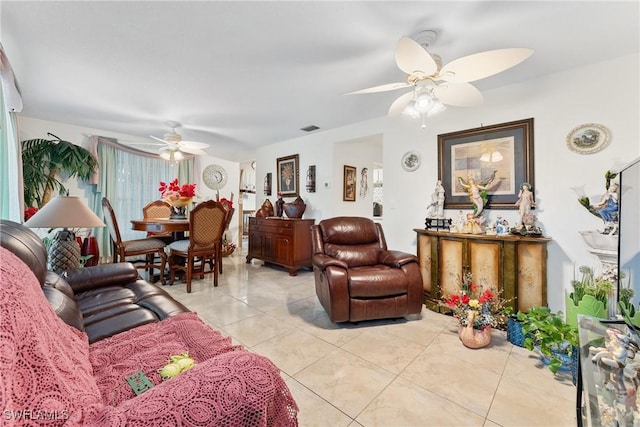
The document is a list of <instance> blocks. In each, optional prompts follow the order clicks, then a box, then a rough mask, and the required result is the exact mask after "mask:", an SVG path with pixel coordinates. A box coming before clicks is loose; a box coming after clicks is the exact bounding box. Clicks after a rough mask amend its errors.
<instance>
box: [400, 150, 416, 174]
mask: <svg viewBox="0 0 640 427" xmlns="http://www.w3.org/2000/svg"><path fill="white" fill-rule="evenodd" d="M420 162H421V158H420V153H418V152H417V151H407V152H406V153H404V156H402V161H401V162H400V164H401V165H402V169H404V170H406V171H407V172H413V171H414V170H416V169H418V168H419V167H420Z"/></svg>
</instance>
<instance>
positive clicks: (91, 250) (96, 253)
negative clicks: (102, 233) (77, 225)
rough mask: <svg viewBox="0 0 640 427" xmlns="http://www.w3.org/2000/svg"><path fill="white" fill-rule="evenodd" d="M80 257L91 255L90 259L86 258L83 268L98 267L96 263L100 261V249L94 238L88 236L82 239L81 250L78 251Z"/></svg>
mask: <svg viewBox="0 0 640 427" xmlns="http://www.w3.org/2000/svg"><path fill="white" fill-rule="evenodd" d="M80 255H82V256H88V255H91V258H88V259H87V260H86V261H85V263H84V266H85V267H92V266H94V265H98V261H99V260H100V248H99V247H98V241H97V240H96V238H95V237H94V236H89V237H85V238H84V242H83V243H82V248H81V250H80Z"/></svg>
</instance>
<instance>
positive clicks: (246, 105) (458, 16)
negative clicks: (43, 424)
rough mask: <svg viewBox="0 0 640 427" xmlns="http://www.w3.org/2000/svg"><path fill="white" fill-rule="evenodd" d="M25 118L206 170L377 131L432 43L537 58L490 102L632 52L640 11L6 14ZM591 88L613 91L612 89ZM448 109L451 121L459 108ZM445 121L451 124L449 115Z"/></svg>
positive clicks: (450, 50)
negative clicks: (269, 147) (241, 155)
mask: <svg viewBox="0 0 640 427" xmlns="http://www.w3.org/2000/svg"><path fill="white" fill-rule="evenodd" d="M0 19H1V21H0V23H1V24H2V27H1V33H0V34H1V36H2V43H3V45H4V48H5V51H6V53H7V55H8V57H9V59H10V60H11V63H12V66H13V69H14V72H15V74H16V77H17V80H18V84H19V86H20V89H21V91H22V95H23V100H24V110H23V114H24V115H25V116H28V117H33V118H39V119H44V120H52V121H57V122H63V123H69V124H74V125H78V126H83V127H90V128H96V129H102V130H106V131H110V132H117V133H124V134H128V135H133V136H138V137H141V138H146V137H148V136H149V135H156V136H162V135H163V134H164V133H165V132H166V131H168V127H167V125H166V121H167V120H175V121H177V122H179V123H181V124H182V125H183V127H182V128H180V129H179V130H178V132H179V133H180V134H182V136H183V139H185V140H195V141H202V142H206V143H209V144H211V148H209V149H208V150H207V151H208V152H209V153H210V154H212V155H220V154H221V153H233V152H237V151H243V150H251V149H252V148H254V147H258V146H261V145H264V144H270V143H274V142H278V141H282V140H287V139H290V138H294V137H297V136H301V135H304V134H305V132H303V131H301V130H300V128H302V127H305V126H308V125H317V126H319V127H320V128H321V130H322V129H330V128H336V127H339V126H343V125H347V124H350V123H354V122H359V121H363V120H367V119H371V118H375V117H380V116H384V115H385V114H386V112H387V109H388V108H389V105H390V104H391V102H392V101H393V100H394V99H395V98H396V97H397V96H398V95H400V94H402V92H401V91H400V92H398V91H392V92H386V93H378V94H366V95H349V96H346V95H344V93H346V92H349V91H353V90H357V89H362V88H365V87H370V86H375V85H379V84H383V83H390V82H400V81H404V78H405V75H404V74H403V73H402V72H401V71H400V70H398V68H397V67H396V65H395V59H394V49H395V45H396V43H397V41H398V39H399V38H400V37H401V36H403V35H409V36H410V35H413V34H415V33H417V32H419V31H421V30H424V29H435V30H437V31H438V32H439V38H438V40H437V41H436V43H435V44H433V46H432V47H431V48H430V50H431V51H432V52H433V53H437V54H439V55H440V56H442V59H443V62H444V63H447V62H450V61H451V60H453V59H456V58H458V57H461V56H465V55H469V54H472V53H476V52H480V51H485V50H492V49H499V48H506V47H528V48H532V49H534V50H535V54H534V55H533V56H532V57H531V58H529V59H528V60H526V61H525V62H523V63H522V64H520V65H518V66H516V67H515V68H512V69H510V70H507V71H505V72H503V73H501V74H498V75H496V76H493V77H490V78H487V79H484V80H480V81H478V82H475V83H474V84H475V85H476V86H477V87H478V88H479V89H480V90H481V91H483V90H488V89H491V88H495V87H499V86H503V85H507V84H512V83H516V82H521V81H524V80H527V79H530V78H534V77H537V76H540V75H544V74H548V73H553V72H557V71H560V70H564V69H570V68H573V67H580V66H583V65H585V64H588V63H591V62H597V61H601V60H604V59H607V58H613V57H617V56H621V55H626V54H630V53H637V52H638V51H639V43H640V41H639V40H640V36H639V29H638V28H639V20H640V17H639V2H638V1H637V0H636V1H624V2H613V1H602V2H592V1H582V2H577V1H570V2H559V1H553V2H551V1H550V2H540V1H531V2H520V1H519V2H515V1H512V2H494V1H473V2H460V1H440V2H436V1H420V2H396V1H386V2H373V1H370V2H346V1H342V2H329V1H297V2H281V1H277V2H275V1H274V2H271V1H261V2H239V1H230V2H223V1H205V2H194V1H138V2H111V1H105V2H93V1H91V2H89V1H70V2H52V1H40V2H30V1H7V0H3V1H2V2H0ZM607 78H615V70H612V75H611V76H603V81H600V82H594V87H596V88H597V90H603V89H606V79H607ZM451 108H454V107H451ZM445 114H446V112H445Z"/></svg>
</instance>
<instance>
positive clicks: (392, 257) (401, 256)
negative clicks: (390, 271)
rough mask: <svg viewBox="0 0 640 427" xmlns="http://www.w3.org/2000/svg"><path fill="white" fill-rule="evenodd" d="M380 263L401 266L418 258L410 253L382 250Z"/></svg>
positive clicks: (416, 260)
mask: <svg viewBox="0 0 640 427" xmlns="http://www.w3.org/2000/svg"><path fill="white" fill-rule="evenodd" d="M379 260H380V264H384V265H388V266H389V267H394V268H400V267H402V266H403V265H405V264H408V263H410V262H418V258H417V257H416V256H415V255H413V254H410V253H407V252H401V251H382V252H380V258H379Z"/></svg>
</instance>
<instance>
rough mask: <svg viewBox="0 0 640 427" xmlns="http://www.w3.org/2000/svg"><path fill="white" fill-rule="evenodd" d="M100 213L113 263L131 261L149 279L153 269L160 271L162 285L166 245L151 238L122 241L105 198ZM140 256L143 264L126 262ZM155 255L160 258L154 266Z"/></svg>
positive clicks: (111, 210) (116, 223)
mask: <svg viewBox="0 0 640 427" xmlns="http://www.w3.org/2000/svg"><path fill="white" fill-rule="evenodd" d="M102 212H103V213H104V218H105V222H106V224H107V228H108V229H109V234H110V235H111V241H112V244H113V262H114V263H116V262H125V261H131V262H132V263H133V264H134V265H135V266H136V268H137V269H145V270H147V271H148V273H149V276H150V277H152V276H153V274H152V273H153V269H154V268H155V269H158V270H159V271H160V281H161V283H162V284H163V285H164V283H165V280H164V268H165V266H166V264H167V254H166V253H165V251H164V248H165V246H166V245H167V244H166V243H165V242H163V241H162V240H160V239H156V238H153V237H147V238H144V239H134V240H122V237H121V235H120V228H119V227H118V221H117V219H116V214H115V212H114V211H113V207H111V203H110V202H109V199H107V198H106V197H103V198H102ZM140 255H144V256H145V257H144V260H143V261H142V262H143V264H140V260H127V258H130V257H134V256H140ZM156 255H158V256H159V257H160V264H159V265H158V264H155V256H156Z"/></svg>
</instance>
